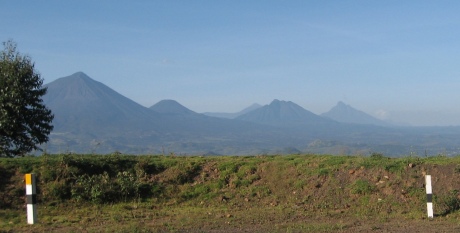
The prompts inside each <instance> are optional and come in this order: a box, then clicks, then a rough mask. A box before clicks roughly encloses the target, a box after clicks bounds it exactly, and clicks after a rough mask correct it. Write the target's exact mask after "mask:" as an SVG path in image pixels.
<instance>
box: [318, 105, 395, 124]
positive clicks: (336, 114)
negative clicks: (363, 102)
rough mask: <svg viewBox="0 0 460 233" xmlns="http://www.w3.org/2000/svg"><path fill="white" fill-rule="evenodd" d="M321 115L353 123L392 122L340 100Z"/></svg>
mask: <svg viewBox="0 0 460 233" xmlns="http://www.w3.org/2000/svg"><path fill="white" fill-rule="evenodd" d="M321 116H324V117H327V118H330V119H332V120H335V121H338V122H343V123H353V124H368V125H379V126H389V125H390V123H388V122H385V121H382V120H379V119H377V118H375V117H373V116H371V115H369V114H367V113H365V112H363V111H360V110H357V109H355V108H353V107H351V106H350V105H347V104H345V103H343V102H342V101H339V102H338V103H337V105H336V106H334V107H333V108H331V110H329V111H328V112H325V113H323V114H321Z"/></svg>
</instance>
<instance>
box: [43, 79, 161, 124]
mask: <svg viewBox="0 0 460 233" xmlns="http://www.w3.org/2000/svg"><path fill="white" fill-rule="evenodd" d="M45 86H46V87H47V88H48V92H47V94H46V95H45V96H44V97H43V101H44V103H45V104H46V105H47V106H48V107H49V108H50V109H51V110H52V112H53V114H54V115H55V118H54V119H55V120H54V121H53V124H54V125H55V130H54V131H55V132H56V131H58V132H64V131H76V130H77V131H78V130H80V131H83V132H93V131H95V132H98V130H100V129H101V128H106V127H110V128H115V127H114V125H116V126H117V128H123V127H129V128H131V129H132V128H136V127H139V128H145V125H144V124H145V122H149V123H151V124H154V117H155V116H154V114H152V112H151V111H149V110H148V109H147V108H145V107H143V106H141V105H139V104H137V103H136V102H134V101H132V100H130V99H128V98H126V97H124V96H122V95H120V94H119V93H117V92H115V91H114V90H112V89H110V88H109V87H107V86H106V85H104V84H102V83H100V82H97V81H95V80H93V79H91V78H90V77H88V76H87V75H86V74H84V73H82V72H77V73H75V74H72V75H70V76H67V77H63V78H59V79H57V80H55V81H53V82H51V83H49V84H47V85H45Z"/></svg>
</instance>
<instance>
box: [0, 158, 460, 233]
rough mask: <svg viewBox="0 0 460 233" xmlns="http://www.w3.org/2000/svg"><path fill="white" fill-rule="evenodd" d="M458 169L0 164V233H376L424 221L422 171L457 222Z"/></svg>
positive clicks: (346, 162) (443, 212) (260, 162)
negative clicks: (27, 188)
mask: <svg viewBox="0 0 460 233" xmlns="http://www.w3.org/2000/svg"><path fill="white" fill-rule="evenodd" d="M459 163H460V157H444V156H436V157H426V158H425V157H424V158H419V157H404V158H387V157H384V156H383V155H378V154H375V155H371V156H369V157H364V156H330V155H311V154H307V155H290V156H213V157H200V156H182V157H181V156H174V157H173V156H162V155H157V156H129V155H119V154H115V155H45V156H40V157H25V158H15V159H0V174H1V175H0V207H1V208H0V229H2V230H1V231H0V232H2V231H7V232H8V231H10V230H15V231H51V232H53V231H55V232H59V231H67V232H81V231H90V232H113V231H116V232H164V231H168V232H175V231H195V230H197V229H205V230H204V231H212V230H213V229H227V230H230V231H240V230H241V229H249V230H250V231H251V230H252V231H257V232H260V231H268V232H272V231H275V232H303V231H316V232H328V231H341V230H350V229H358V228H359V227H360V226H359V225H357V224H355V222H356V221H358V220H359V219H361V220H362V221H369V222H377V223H378V224H377V225H372V226H369V228H367V230H369V229H371V230H372V229H373V228H375V229H373V230H381V229H382V226H381V224H388V222H391V221H394V220H400V219H405V220H407V221H423V219H424V218H425V215H426V214H425V208H426V195H425V193H424V188H423V185H424V174H427V173H430V174H431V175H432V176H433V177H434V180H433V182H434V190H435V192H434V193H435V199H434V201H435V202H436V203H435V210H436V211H437V213H438V216H437V217H441V218H445V219H451V218H460V213H459V212H460V211H459V210H460V207H459V206H460V204H459V203H460V201H459V199H458V191H457V190H460V186H459V184H458V179H459V178H460V173H459V172H458V170H459V169H458V165H457V164H459ZM23 172H34V173H36V174H37V177H38V185H39V189H38V191H39V193H38V201H39V206H40V207H39V216H40V217H39V218H40V219H39V222H40V223H39V224H37V225H34V226H27V225H26V224H25V217H24V215H25V213H24V209H23V205H24V202H23V199H22V198H23V194H24V185H23V181H22V179H23V178H22V175H23ZM436 208H437V209H436ZM361 220H359V221H361ZM361 224H363V223H361ZM379 224H380V225H379ZM364 231H365V230H364Z"/></svg>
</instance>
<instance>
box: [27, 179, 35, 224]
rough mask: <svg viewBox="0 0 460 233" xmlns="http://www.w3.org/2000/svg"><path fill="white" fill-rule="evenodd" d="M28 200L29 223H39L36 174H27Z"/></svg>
mask: <svg viewBox="0 0 460 233" xmlns="http://www.w3.org/2000/svg"><path fill="white" fill-rule="evenodd" d="M25 180H26V199H27V223H28V224H34V223H36V222H37V207H36V205H35V204H37V187H36V184H35V174H26V175H25Z"/></svg>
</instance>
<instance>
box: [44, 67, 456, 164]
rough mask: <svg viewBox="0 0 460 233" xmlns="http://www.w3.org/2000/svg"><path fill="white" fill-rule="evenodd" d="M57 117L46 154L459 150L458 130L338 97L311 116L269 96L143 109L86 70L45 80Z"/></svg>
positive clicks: (172, 103)
mask: <svg viewBox="0 0 460 233" xmlns="http://www.w3.org/2000/svg"><path fill="white" fill-rule="evenodd" d="M45 86H46V87H47V88H48V92H47V94H46V95H45V96H44V97H43V101H44V103H45V104H46V105H47V106H48V107H49V108H50V109H51V110H52V112H53V114H54V115H55V118H54V121H53V125H54V130H53V132H52V133H51V135H50V141H49V142H48V143H47V144H45V145H43V146H42V147H43V149H46V151H47V152H49V153H65V152H74V153H112V152H114V151H119V152H121V153H127V154H165V153H175V154H194V155H198V154H201V155H210V154H212V155H253V154H285V153H330V154H369V153H371V152H379V153H385V154H388V155H394V156H397V155H403V154H408V153H413V152H414V153H421V152H422V151H424V152H425V153H427V152H426V151H429V153H439V152H440V151H443V152H446V151H450V153H456V151H455V150H456V149H455V148H456V147H457V146H456V145H458V143H459V142H460V141H459V139H458V138H460V137H458V136H460V129H459V128H458V127H396V126H393V125H391V124H389V123H387V122H384V121H381V120H378V119H376V118H374V117H372V116H370V115H368V114H366V113H364V112H362V111H359V110H357V109H354V108H353V107H351V106H349V105H346V104H345V103H342V102H339V103H338V104H337V105H336V106H335V107H333V108H332V109H331V110H330V111H328V112H326V113H323V114H321V115H316V114H314V113H312V112H310V111H308V110H306V109H304V108H302V107H301V106H299V105H297V104H295V103H293V102H291V101H283V100H277V99H275V100H273V101H272V102H271V103H270V104H267V105H264V106H261V105H258V104H253V105H251V106H249V107H248V108H246V109H243V110H242V111H240V112H237V113H197V112H194V111H192V110H190V109H188V108H186V107H185V106H183V105H181V104H180V103H178V102H177V101H175V100H162V101H160V102H158V103H156V104H154V105H153V106H151V107H149V108H147V107H144V106H142V105H140V104H138V103H136V102H134V101H132V100H130V99H128V98H126V97H124V96H123V95H121V94H119V93H117V92H116V91H114V90H112V89H111V88H109V87H108V86H106V85H104V84H103V83H100V82H97V81H95V80H93V79H92V78H90V77H88V76H87V75H86V74H84V73H83V72H77V73H75V74H72V75H70V76H67V77H63V78H59V79H57V80H55V81H53V82H51V83H48V84H46V85H45Z"/></svg>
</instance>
